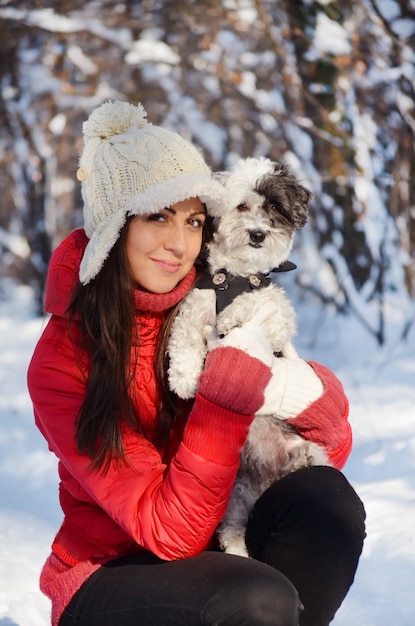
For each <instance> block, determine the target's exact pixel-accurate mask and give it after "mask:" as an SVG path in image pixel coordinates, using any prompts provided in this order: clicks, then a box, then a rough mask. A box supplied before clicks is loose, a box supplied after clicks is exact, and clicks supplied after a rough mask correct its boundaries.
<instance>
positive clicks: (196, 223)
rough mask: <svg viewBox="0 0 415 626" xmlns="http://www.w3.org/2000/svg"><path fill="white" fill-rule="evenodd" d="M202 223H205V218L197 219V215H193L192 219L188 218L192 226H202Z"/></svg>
mask: <svg viewBox="0 0 415 626" xmlns="http://www.w3.org/2000/svg"><path fill="white" fill-rule="evenodd" d="M204 223H205V220H204V219H199V218H198V217H193V218H192V219H190V220H189V224H190V225H191V226H193V227H194V228H203V225H204Z"/></svg>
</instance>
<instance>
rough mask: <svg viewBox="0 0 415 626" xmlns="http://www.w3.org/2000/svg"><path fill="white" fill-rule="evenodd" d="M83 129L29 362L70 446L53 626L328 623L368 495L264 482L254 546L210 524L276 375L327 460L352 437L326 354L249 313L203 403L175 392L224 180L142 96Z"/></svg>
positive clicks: (252, 524)
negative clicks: (174, 367)
mask: <svg viewBox="0 0 415 626" xmlns="http://www.w3.org/2000/svg"><path fill="white" fill-rule="evenodd" d="M84 140H85V145H84V151H83V154H82V157H81V161H80V169H79V170H78V178H79V179H80V180H81V181H82V195H83V200H84V230H82V229H80V230H77V231H75V232H73V233H72V234H71V235H69V237H67V239H66V240H65V241H64V242H63V243H62V244H61V245H60V246H59V247H58V248H57V250H56V251H55V253H54V255H53V257H52V259H51V264H50V268H49V273H48V282H47V293H46V301H45V306H46V310H47V311H48V312H49V313H51V318H50V320H49V322H48V325H47V327H46V328H45V331H44V333H43V335H42V337H41V338H40V340H39V343H38V345H37V347H36V349H35V352H34V354H33V358H32V361H31V363H30V366H29V372H28V385H29V391H30V394H31V397H32V401H33V406H34V413H35V419H36V423H37V425H38V427H39V429H40V430H41V432H42V433H43V435H44V436H45V438H46V440H47V442H48V444H49V447H50V449H51V450H52V451H53V452H54V453H55V454H56V456H57V457H58V459H59V475H60V480H61V482H60V503H61V506H62V510H63V513H64V520H63V523H62V526H61V528H60V530H59V532H58V534H57V536H56V538H55V540H54V542H53V545H52V552H51V555H50V557H49V558H48V560H47V562H46V563H45V565H44V568H43V571H42V575H41V589H42V591H43V592H44V593H45V594H46V595H48V596H49V597H50V598H51V600H52V624H53V625H54V626H56V625H57V624H59V626H67V625H69V624H77V625H78V626H81V625H82V626H86V625H99V626H106V625H110V624H111V625H117V626H124V625H127V626H130V625H133V624H134V625H137V624H140V626H145V625H154V626H164V625H168V624H184V625H187V626H193V625H195V626H196V625H200V624H206V625H207V624H210V625H213V624H221V625H223V626H236V625H238V626H241V625H244V624H246V625H248V624H249V626H255V625H262V626H267V625H271V624H272V625H273V626H294V625H297V624H301V625H302V626H305V625H313V626H324V625H325V624H328V623H329V622H330V620H331V619H332V618H333V615H334V613H335V611H336V610H337V608H338V607H339V606H340V604H341V602H342V600H343V598H344V596H345V595H346V593H347V591H348V589H349V587H350V585H351V584H352V582H353V577H354V573H355V570H356V567H357V563H358V559H359V556H360V553H361V549H362V543H363V538H364V511H363V507H362V504H361V502H360V500H359V499H358V497H357V495H356V494H355V492H354V491H353V489H352V488H351V486H350V485H349V484H348V483H347V481H346V479H345V478H344V476H343V475H342V474H341V473H340V472H339V471H338V469H334V468H329V467H316V468H309V469H305V470H301V471H299V472H295V473H293V474H291V475H290V476H287V477H286V478H284V479H282V480H281V481H278V482H277V483H275V484H274V485H272V486H271V488H270V489H269V490H268V491H267V492H266V493H265V494H264V495H263V496H262V498H260V500H259V501H258V503H257V505H256V507H255V509H254V511H253V513H252V515H251V518H250V521H249V527H248V530H247V535H246V543H247V546H248V549H249V551H250V555H251V556H252V557H253V558H251V559H244V558H241V557H236V556H232V555H228V554H224V553H222V552H220V551H219V550H218V549H217V547H216V544H215V528H216V527H217V525H218V523H219V521H220V519H221V517H222V516H223V514H224V512H225V509H226V504H227V500H228V498H229V495H230V492H231V489H232V485H233V481H234V479H235V475H236V472H237V469H238V463H239V454H240V451H241V449H242V447H243V445H244V442H245V439H246V436H247V433H248V429H249V426H250V423H251V421H252V419H253V416H254V413H255V412H256V411H257V410H258V409H259V408H260V406H261V404H262V402H263V398H264V389H265V387H266V385H267V384H268V383H269V381H270V379H271V377H274V376H284V377H285V392H284V396H283V397H282V398H281V403H282V405H284V403H285V411H286V412H289V411H290V410H291V412H292V419H290V420H289V421H290V422H291V423H292V424H294V425H295V426H296V427H297V428H298V430H299V432H301V433H302V434H303V435H304V436H305V437H307V438H309V439H312V440H314V441H316V442H318V443H320V444H321V445H324V447H325V448H326V450H327V453H328V455H329V457H330V460H331V462H332V463H333V465H334V466H335V467H336V468H341V467H342V466H343V465H344V463H345V461H346V459H347V457H348V455H349V452H350V448H351V435H350V427H349V425H348V422H347V400H346V398H345V396H344V393H343V390H342V387H341V385H340V383H339V382H338V381H337V379H336V378H335V377H334V376H333V374H331V373H330V372H329V371H328V370H327V369H325V368H323V367H321V366H319V365H317V364H313V365H312V366H309V365H307V364H305V362H304V361H298V367H297V366H295V365H294V366H293V365H292V364H291V365H290V367H287V364H286V363H284V359H282V358H280V359H274V356H273V355H272V354H271V353H270V349H269V347H268V342H267V340H266V337H262V336H261V332H262V331H261V330H260V329H259V328H256V327H255V321H253V322H252V323H250V324H247V325H246V326H245V327H243V328H242V329H238V330H234V331H232V332H231V333H230V334H229V335H228V336H227V338H226V340H223V341H222V343H220V342H219V345H218V346H217V347H216V348H215V349H213V350H212V351H211V352H210V353H209V354H208V355H207V359H206V364H205V369H204V372H203V373H202V375H201V376H200V380H199V386H198V392H197V395H196V398H195V401H194V402H192V403H184V402H178V401H177V399H175V398H174V397H172V395H171V394H170V393H169V390H168V389H167V388H166V385H165V380H166V377H165V375H164V374H165V368H166V363H165V357H164V355H165V346H166V341H167V338H168V332H169V325H170V324H171V321H172V319H173V317H174V315H175V311H176V308H177V307H176V305H177V304H178V303H179V302H180V301H181V299H182V298H183V297H184V296H185V295H186V293H187V292H188V290H189V289H190V288H191V287H192V285H193V284H194V281H195V278H196V274H197V269H196V268H197V266H198V264H199V261H198V256H199V253H200V251H201V249H202V248H203V245H204V243H205V241H206V239H207V238H208V236H209V228H208V219H207V213H208V214H211V215H214V214H219V213H220V211H221V210H222V188H221V187H220V185H219V184H218V183H216V182H215V181H214V180H213V179H212V177H211V173H210V170H209V168H208V167H207V165H206V164H205V162H204V161H203V158H202V156H201V155H200V154H199V152H198V151H197V150H196V149H195V148H194V147H193V146H192V145H191V144H189V143H188V142H185V141H184V140H183V139H182V138H181V137H179V135H176V134H175V133H172V132H170V131H168V130H166V129H163V128H161V127H157V126H153V125H151V124H149V123H147V121H146V119H145V112H144V110H143V109H142V107H141V106H138V107H135V106H132V105H129V104H127V103H122V102H108V103H105V104H104V105H102V106H101V107H99V108H98V109H96V110H95V111H94V112H93V113H92V115H91V116H90V118H89V120H88V121H87V122H85V124H84ZM270 313H271V312H270ZM252 381H255V382H252ZM282 387H283V386H282ZM293 391H295V394H294V395H293ZM294 397H295V401H294V402H293V401H292V399H293V398H294ZM270 565H271V566H272V567H270Z"/></svg>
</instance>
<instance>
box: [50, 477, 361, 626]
mask: <svg viewBox="0 0 415 626" xmlns="http://www.w3.org/2000/svg"><path fill="white" fill-rule="evenodd" d="M364 519H365V513H364V509H363V505H362V503H361V501H360V500H359V498H358V496H357V495H356V493H355V492H354V490H353V489H352V487H351V486H350V484H349V483H348V482H347V480H346V479H345V477H344V476H343V474H341V473H340V472H338V471H337V470H335V469H332V468H328V467H313V468H307V469H302V470H299V471H297V472H294V473H293V474H290V475H289V476H286V477H285V478H283V479H282V480H280V481H278V482H276V483H274V484H273V485H272V486H271V487H270V488H269V489H268V490H267V491H266V492H265V493H264V494H263V496H262V497H261V498H260V499H259V500H258V502H257V503H256V506H255V508H254V510H253V512H252V514H251V516H250V519H249V524H248V529H247V533H246V543H247V546H248V549H249V552H250V554H251V556H252V557H253V558H252V559H244V558H242V557H237V556H231V555H228V554H224V553H222V552H215V551H211V552H204V553H202V554H200V555H199V556H196V557H194V558H189V559H183V560H179V561H170V562H169V561H162V560H161V559H159V558H157V557H155V556H154V555H153V554H150V553H139V554H136V555H133V556H128V557H124V558H121V559H117V560H115V561H112V562H111V563H108V564H107V565H105V566H104V567H102V568H100V570H98V571H97V572H95V573H94V574H93V575H92V576H91V578H90V579H89V580H87V581H86V582H85V583H84V584H83V586H82V587H81V588H80V590H79V591H78V592H77V593H76V594H75V596H74V597H73V599H72V600H71V602H70V603H69V605H68V607H67V609H66V611H65V612H64V614H63V616H62V618H61V620H60V625H59V626H69V625H71V626H73V625H75V624H76V625H77V626H173V625H175V626H176V625H179V624H180V625H183V626H219V625H220V626H271V625H272V626H298V624H300V625H301V626H326V625H327V624H329V623H330V621H331V620H332V619H333V616H334V614H335V612H336V610H337V609H338V607H339V606H340V604H341V602H342V601H343V599H344V597H345V595H346V594H347V592H348V590H349V588H350V586H351V584H352V582H353V579H354V575H355V571H356V567H357V563H358V560H359V556H360V554H361V551H362V546H363V540H364V537H365V531H364ZM270 566H271V567H270ZM302 605H303V606H304V610H302Z"/></svg>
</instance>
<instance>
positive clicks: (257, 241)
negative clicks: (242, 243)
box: [249, 230, 267, 248]
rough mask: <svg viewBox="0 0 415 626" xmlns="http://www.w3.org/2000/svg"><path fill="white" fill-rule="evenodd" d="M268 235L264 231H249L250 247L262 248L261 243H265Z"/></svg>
mask: <svg viewBox="0 0 415 626" xmlns="http://www.w3.org/2000/svg"><path fill="white" fill-rule="evenodd" d="M266 236H267V233H264V231H263V230H250V231H249V239H250V242H249V245H250V246H252V247H253V248H260V247H261V243H262V242H263V241H264V239H265V237H266Z"/></svg>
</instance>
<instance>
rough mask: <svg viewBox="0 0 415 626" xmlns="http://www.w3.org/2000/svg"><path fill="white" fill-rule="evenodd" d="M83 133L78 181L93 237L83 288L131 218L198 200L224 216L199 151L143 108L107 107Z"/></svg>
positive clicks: (218, 192)
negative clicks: (150, 117)
mask: <svg viewBox="0 0 415 626" xmlns="http://www.w3.org/2000/svg"><path fill="white" fill-rule="evenodd" d="M83 134H84V150H83V154H82V156H81V159H80V162H79V166H80V167H79V169H78V172H77V178H78V180H80V181H81V182H82V187H81V189H82V198H83V201H84V228H85V232H86V234H87V237H88V238H89V242H88V245H87V247H86V249H85V252H84V256H83V258H82V262H81V267H80V271H79V277H80V280H81V283H83V284H84V285H86V284H87V283H89V282H90V281H91V280H92V279H93V278H95V276H96V275H97V274H98V272H99V271H100V270H101V268H102V265H103V263H104V261H105V259H106V258H107V256H108V254H109V252H110V250H111V248H112V247H113V246H114V244H115V242H116V241H117V239H118V237H119V233H120V230H121V228H122V227H123V225H124V224H125V221H126V219H127V216H128V215H143V214H144V213H156V212H157V211H160V210H161V209H163V208H165V207H168V206H171V205H172V204H175V203H176V202H181V201H183V200H186V199H188V198H193V197H198V198H199V199H200V200H201V202H203V203H204V204H205V205H206V209H207V211H208V213H209V214H210V215H213V216H218V215H221V214H223V213H224V211H225V195H224V188H223V186H222V185H221V184H220V183H219V182H218V181H216V180H214V179H213V177H212V173H211V171H210V169H209V167H208V166H207V165H206V163H205V161H204V159H203V157H202V155H201V154H200V152H199V151H198V150H197V149H196V148H195V147H194V146H193V145H192V144H190V143H189V142H187V141H185V140H184V139H182V137H180V135H178V134H176V133H173V132H172V131H169V130H167V129H165V128H162V127H160V126H153V125H152V124H150V123H149V122H147V120H146V112H145V110H144V109H143V107H142V106H141V104H139V105H138V106H133V105H132V104H129V103H127V102H119V101H111V102H106V103H105V104H102V105H101V106H100V107H98V108H97V109H95V111H93V113H92V114H91V115H90V117H89V119H88V120H87V121H86V122H85V123H84V125H83Z"/></svg>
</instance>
